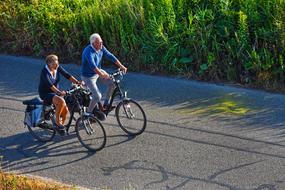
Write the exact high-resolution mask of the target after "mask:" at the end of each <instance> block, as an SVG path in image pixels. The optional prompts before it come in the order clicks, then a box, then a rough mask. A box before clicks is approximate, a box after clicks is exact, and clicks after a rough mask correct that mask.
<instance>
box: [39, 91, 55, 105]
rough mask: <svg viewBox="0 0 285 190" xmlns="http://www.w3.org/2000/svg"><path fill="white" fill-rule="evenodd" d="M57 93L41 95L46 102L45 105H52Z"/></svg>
mask: <svg viewBox="0 0 285 190" xmlns="http://www.w3.org/2000/svg"><path fill="white" fill-rule="evenodd" d="M55 95H56V94H55V93H47V94H40V98H41V99H42V100H43V101H44V104H45V105H51V104H52V99H53V97H54V96H55Z"/></svg>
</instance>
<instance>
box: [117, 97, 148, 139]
mask: <svg viewBox="0 0 285 190" xmlns="http://www.w3.org/2000/svg"><path fill="white" fill-rule="evenodd" d="M115 114H116V118H117V121H118V124H119V126H120V127H121V128H122V130H123V131H125V132H126V133H127V134H129V135H139V134H141V133H142V132H144V130H145V128H146V115H145V112H144V110H143V109H142V107H141V106H140V105H139V104H138V103H137V102H136V101H134V100H131V99H128V100H123V101H122V102H120V103H119V104H118V106H117V107H116V112H115Z"/></svg>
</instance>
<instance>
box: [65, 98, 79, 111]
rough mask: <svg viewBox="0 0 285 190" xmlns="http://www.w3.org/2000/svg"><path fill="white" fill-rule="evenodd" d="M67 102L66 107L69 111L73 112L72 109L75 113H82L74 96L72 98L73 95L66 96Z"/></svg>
mask: <svg viewBox="0 0 285 190" xmlns="http://www.w3.org/2000/svg"><path fill="white" fill-rule="evenodd" d="M65 102H66V105H67V107H68V109H69V111H72V109H73V111H74V112H79V111H80V109H79V106H78V105H77V103H76V100H75V98H74V96H72V95H69V96H66V97H65Z"/></svg>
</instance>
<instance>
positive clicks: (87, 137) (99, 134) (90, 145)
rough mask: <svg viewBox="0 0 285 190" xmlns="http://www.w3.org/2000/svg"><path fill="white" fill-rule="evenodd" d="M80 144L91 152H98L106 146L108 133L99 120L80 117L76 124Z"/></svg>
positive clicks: (90, 117)
mask: <svg viewBox="0 0 285 190" xmlns="http://www.w3.org/2000/svg"><path fill="white" fill-rule="evenodd" d="M75 125H76V126H75V131H76V135H77V137H78V140H79V142H80V143H81V144H82V145H83V146H84V147H85V148H87V149H88V150H89V151H92V152H96V151H99V150H101V149H102V148H104V146H105V145H106V132H105V129H104V128H103V126H102V124H101V123H100V121H99V120H98V119H96V118H95V117H93V116H83V117H79V118H78V119H77V121H76V124H75Z"/></svg>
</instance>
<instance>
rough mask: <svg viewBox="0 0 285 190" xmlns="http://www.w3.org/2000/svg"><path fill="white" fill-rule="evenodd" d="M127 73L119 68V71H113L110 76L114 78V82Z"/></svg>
mask: <svg viewBox="0 0 285 190" xmlns="http://www.w3.org/2000/svg"><path fill="white" fill-rule="evenodd" d="M125 74H126V73H125V72H123V71H122V70H120V69H118V71H116V72H114V73H112V74H110V75H109V77H110V78H111V79H112V80H113V82H120V79H121V78H122V77H123V75H125Z"/></svg>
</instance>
